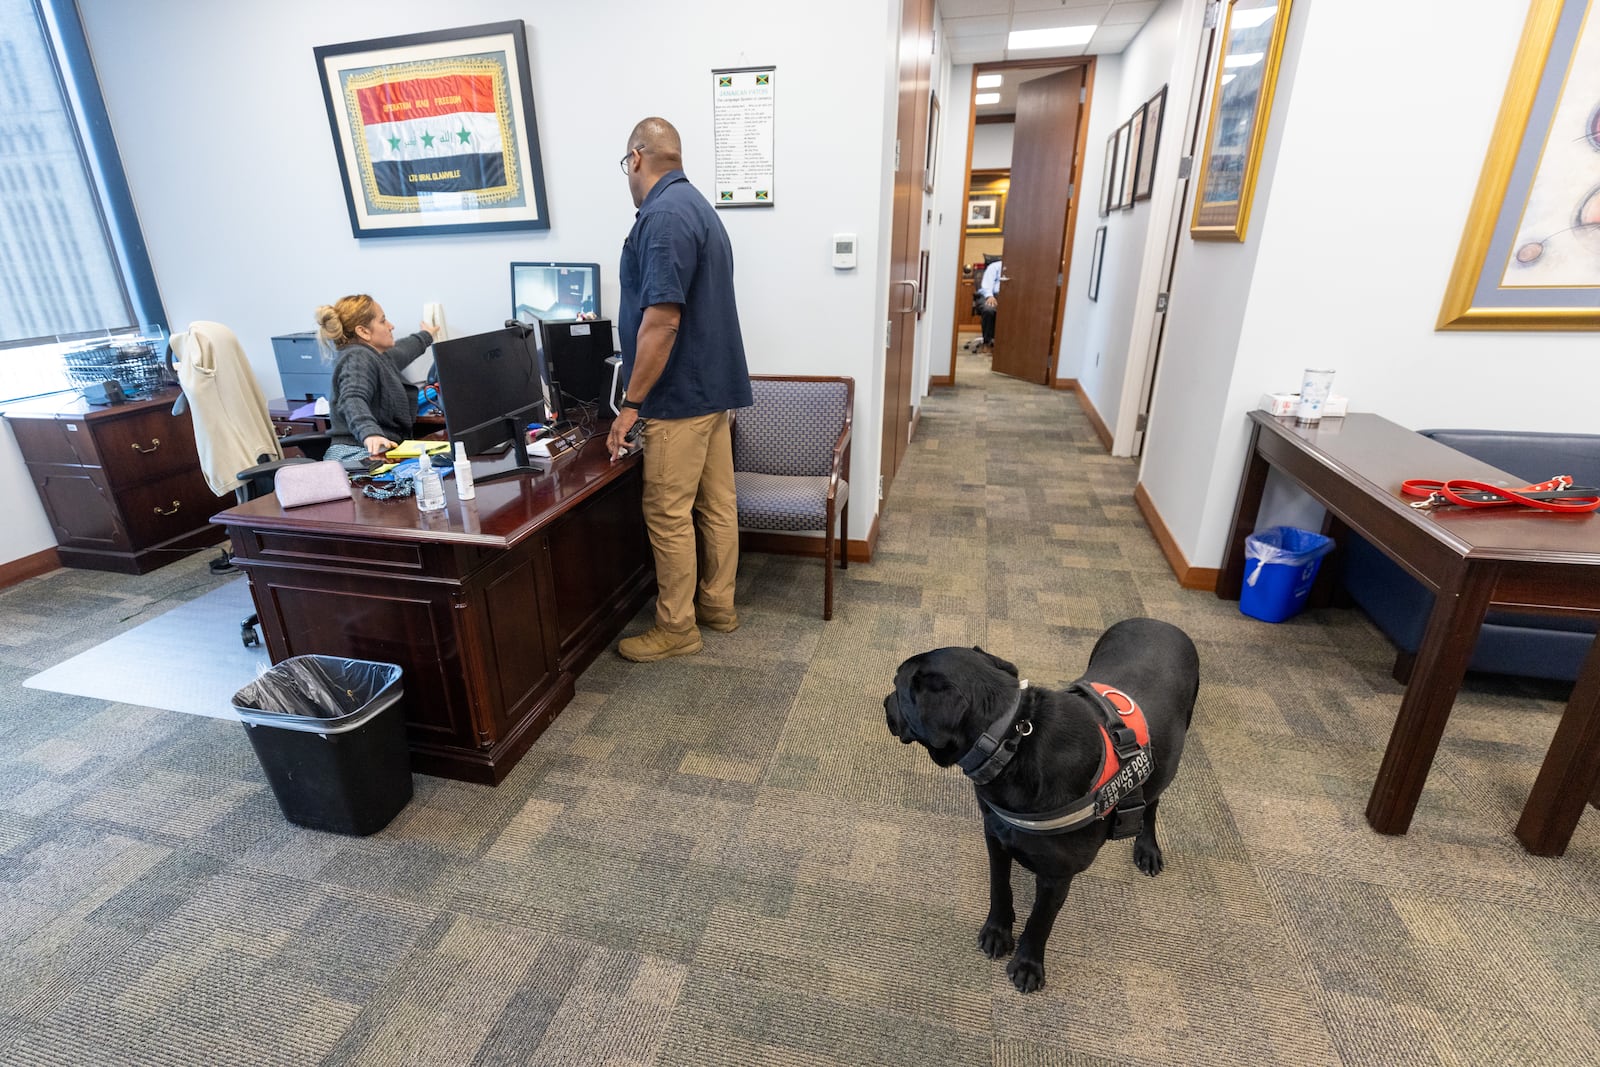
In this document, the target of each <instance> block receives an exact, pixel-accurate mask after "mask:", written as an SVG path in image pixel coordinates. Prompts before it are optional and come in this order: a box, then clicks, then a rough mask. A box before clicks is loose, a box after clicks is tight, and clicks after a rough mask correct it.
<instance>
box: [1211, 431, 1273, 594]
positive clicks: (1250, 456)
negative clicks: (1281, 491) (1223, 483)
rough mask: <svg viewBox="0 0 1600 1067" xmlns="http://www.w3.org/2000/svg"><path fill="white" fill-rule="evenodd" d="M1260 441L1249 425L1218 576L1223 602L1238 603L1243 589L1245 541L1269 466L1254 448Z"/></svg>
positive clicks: (1251, 527) (1257, 432)
mask: <svg viewBox="0 0 1600 1067" xmlns="http://www.w3.org/2000/svg"><path fill="white" fill-rule="evenodd" d="M1260 441H1261V427H1260V426H1259V425H1258V424H1256V423H1254V422H1252V423H1251V424H1250V443H1249V445H1247V446H1246V448H1245V453H1244V473H1243V474H1242V475H1241V476H1240V479H1239V496H1238V498H1237V499H1236V500H1235V501H1234V504H1233V528H1232V529H1230V530H1229V531H1228V543H1227V546H1226V547H1225V548H1224V549H1223V551H1224V552H1225V553H1226V555H1225V556H1224V557H1223V560H1222V572H1221V573H1220V574H1218V575H1217V597H1218V598H1219V599H1222V600H1238V599H1239V591H1240V590H1241V589H1243V588H1244V539H1245V538H1247V537H1249V536H1250V534H1251V533H1253V532H1254V531H1255V526H1256V516H1257V515H1258V514H1260V512H1261V494H1262V491H1263V490H1265V489H1266V487H1267V471H1268V469H1269V466H1270V465H1269V464H1268V463H1267V461H1266V460H1265V459H1263V458H1262V456H1261V453H1260V451H1259V450H1257V448H1256V446H1257V444H1259V443H1260Z"/></svg>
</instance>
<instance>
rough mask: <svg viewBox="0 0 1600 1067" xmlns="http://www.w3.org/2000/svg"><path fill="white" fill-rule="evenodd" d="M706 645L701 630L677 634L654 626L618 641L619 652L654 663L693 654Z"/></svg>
mask: <svg viewBox="0 0 1600 1067" xmlns="http://www.w3.org/2000/svg"><path fill="white" fill-rule="evenodd" d="M704 647H705V646H704V644H702V643H701V641H700V631H699V630H686V631H684V632H683V633H681V634H675V633H672V632H671V631H668V630H663V629H662V628H661V627H659V626H652V627H650V629H648V630H646V631H645V632H644V633H642V634H640V635H639V636H638V637H625V638H623V639H622V640H621V641H618V642H617V654H618V655H619V656H621V657H622V658H623V659H631V660H633V662H635V663H652V662H654V661H655V660H658V659H667V658H669V657H672V656H692V655H694V654H695V653H696V652H699V651H700V650H701V649H702V648H704Z"/></svg>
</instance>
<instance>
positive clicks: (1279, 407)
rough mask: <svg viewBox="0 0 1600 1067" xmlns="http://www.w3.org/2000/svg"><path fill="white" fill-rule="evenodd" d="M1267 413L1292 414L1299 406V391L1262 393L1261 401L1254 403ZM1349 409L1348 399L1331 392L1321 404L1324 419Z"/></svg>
mask: <svg viewBox="0 0 1600 1067" xmlns="http://www.w3.org/2000/svg"><path fill="white" fill-rule="evenodd" d="M1256 406H1257V407H1258V408H1260V409H1261V410H1262V411H1265V412H1266V413H1267V414H1269V415H1276V416H1278V417H1279V418H1282V417H1283V416H1285V415H1293V414H1294V413H1295V409H1296V408H1298V407H1299V406H1300V394H1299V393H1262V394H1261V403H1259V404H1257V405H1256ZM1349 410H1350V399H1349V398H1348V397H1343V396H1340V395H1339V394H1338V393H1332V394H1330V395H1329V396H1328V401H1327V403H1325V404H1323V405H1322V417H1323V418H1325V419H1337V418H1342V417H1343V416H1344V415H1345V414H1346V413H1347V412H1348V411H1349Z"/></svg>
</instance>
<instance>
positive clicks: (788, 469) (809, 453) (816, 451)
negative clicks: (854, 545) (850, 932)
mask: <svg viewBox="0 0 1600 1067" xmlns="http://www.w3.org/2000/svg"><path fill="white" fill-rule="evenodd" d="M750 391H751V392H752V393H753V394H754V399H755V403H754V404H753V405H751V406H750V407H747V408H739V409H738V410H737V411H735V412H734V413H733V472H734V473H733V484H734V488H735V490H736V491H737V493H738V495H739V528H740V529H742V530H759V531H764V532H771V533H803V532H807V531H813V530H820V531H822V560H823V563H822V565H823V575H824V577H823V594H822V617H823V618H824V619H831V618H833V545H834V536H835V535H834V531H835V530H836V529H837V530H838V542H839V566H840V567H846V568H847V567H849V566H850V553H849V548H848V544H849V537H848V534H849V529H850V525H849V516H850V483H849V481H848V480H847V479H848V478H849V475H850V424H851V422H852V420H853V418H854V414H855V397H856V383H855V379H853V378H813V377H796V376H790V375H781V374H754V375H751V377H750ZM836 519H837V523H836V522H835V520H836Z"/></svg>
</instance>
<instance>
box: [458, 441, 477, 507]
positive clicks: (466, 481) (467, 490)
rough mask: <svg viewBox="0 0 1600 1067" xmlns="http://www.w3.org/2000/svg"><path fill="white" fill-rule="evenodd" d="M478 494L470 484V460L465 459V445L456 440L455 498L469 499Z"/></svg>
mask: <svg viewBox="0 0 1600 1067" xmlns="http://www.w3.org/2000/svg"><path fill="white" fill-rule="evenodd" d="M477 495H478V490H477V488H476V487H475V486H474V485H473V484H472V461H471V460H469V459H467V446H466V445H465V444H463V443H462V442H460V441H457V442H456V498H457V499H458V500H471V499H472V498H473V497H475V496H477Z"/></svg>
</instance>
